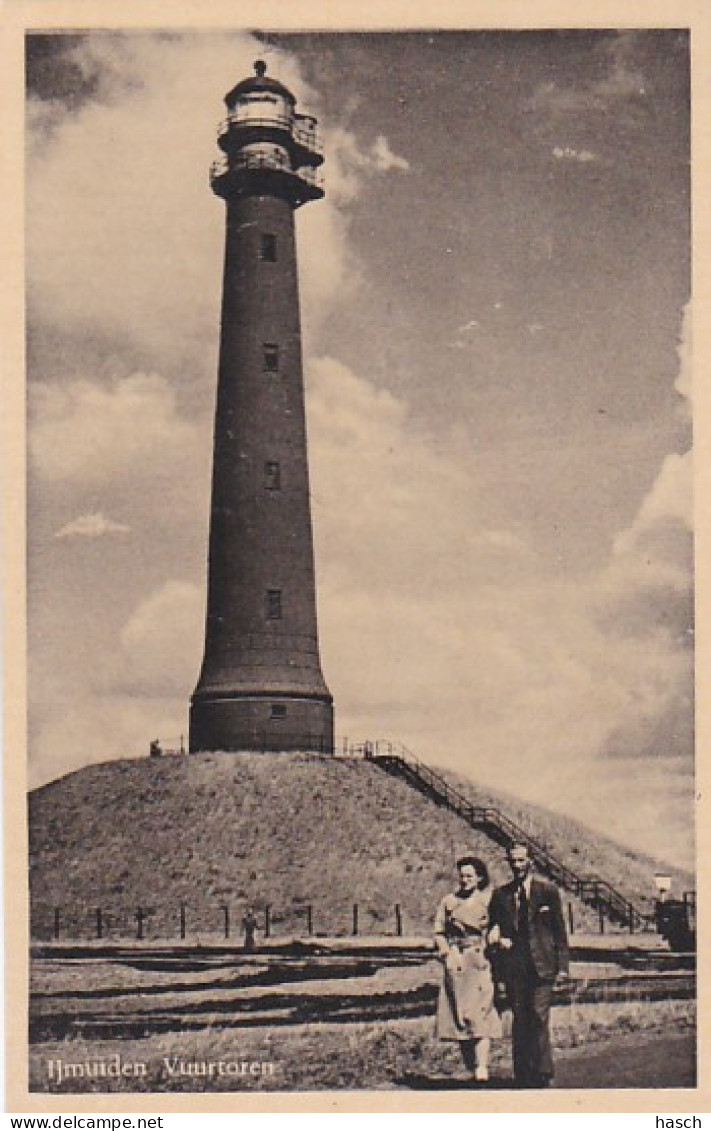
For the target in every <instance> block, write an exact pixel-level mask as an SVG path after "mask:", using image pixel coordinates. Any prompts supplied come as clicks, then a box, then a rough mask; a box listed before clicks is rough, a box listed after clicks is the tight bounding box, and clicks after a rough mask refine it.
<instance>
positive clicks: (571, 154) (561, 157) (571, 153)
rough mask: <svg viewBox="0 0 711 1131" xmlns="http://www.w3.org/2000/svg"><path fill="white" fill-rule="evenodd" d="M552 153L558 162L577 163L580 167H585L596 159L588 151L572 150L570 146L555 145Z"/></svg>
mask: <svg viewBox="0 0 711 1131" xmlns="http://www.w3.org/2000/svg"><path fill="white" fill-rule="evenodd" d="M552 153H553V156H554V157H555V158H556V160H558V161H577V162H579V163H580V164H581V165H586V164H588V163H589V162H590V161H597V157H596V156H595V154H594V153H591V151H590V150H589V149H573V147H572V146H570V145H564V146H560V145H555V146H554V147H553V150H552Z"/></svg>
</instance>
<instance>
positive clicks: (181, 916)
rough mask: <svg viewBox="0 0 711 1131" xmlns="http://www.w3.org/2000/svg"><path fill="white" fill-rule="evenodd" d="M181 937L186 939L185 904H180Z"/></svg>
mask: <svg viewBox="0 0 711 1131" xmlns="http://www.w3.org/2000/svg"><path fill="white" fill-rule="evenodd" d="M180 937H181V939H184V938H185V904H184V903H181V904H180Z"/></svg>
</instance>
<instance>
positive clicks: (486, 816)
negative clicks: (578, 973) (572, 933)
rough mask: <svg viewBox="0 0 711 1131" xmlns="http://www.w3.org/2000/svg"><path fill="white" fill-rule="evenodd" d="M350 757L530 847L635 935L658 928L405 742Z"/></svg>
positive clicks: (365, 745)
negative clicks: (471, 796)
mask: <svg viewBox="0 0 711 1131" xmlns="http://www.w3.org/2000/svg"><path fill="white" fill-rule="evenodd" d="M346 747H347V749H346ZM344 753H345V754H346V755H347V756H351V757H352V756H360V757H363V758H366V759H367V760H368V761H372V762H374V763H375V764H376V765H378V766H380V767H381V768H382V769H384V770H385V771H387V772H389V773H392V774H395V775H397V776H398V777H401V778H403V779H404V780H405V781H407V782H409V783H410V784H411V785H412V786H413V787H414V788H415V789H418V790H419V791H420V792H421V793H424V794H425V796H428V797H431V799H432V800H433V801H435V802H436V804H438V805H444V806H446V807H447V808H448V809H451V810H452V811H453V812H455V813H457V814H458V815H459V816H460V817H462V818H463V819H464V820H465V821H466V822H467V824H469V825H470V826H471V827H472V828H476V829H482V830H483V831H485V832H486V833H487V834H488V835H489V836H491V837H492V839H493V840H496V841H497V843H499V844H502V845H504V846H508V845H510V844H514V843H515V844H525V845H526V847H527V848H528V850H529V853H530V856H531V859H532V860H533V862H534V864H535V865H536V867H538V868H539V869H540V870H541V871H542V872H544V873H545V874H546V875H547V876H549V877H550V878H551V879H552V880H554V881H555V882H556V883H558V884H560V885H561V887H563V888H565V889H566V890H567V891H570V892H573V893H574V894H575V895H576V896H577V897H578V898H579V899H580V900H581V901H582V902H583V903H586V904H587V905H588V906H590V907H593V908H596V909H597V910H599V911H600V912H603V911H605V912H607V914H608V916H609V918H611V919H613V920H615V921H617V922H619V923H622V924H623V925H624V926H626V927H628V928H629V930H630V932H633V931H635V930H639V929H642V930H644V929H648V928H650V927H652V926H653V916H651V915H647V914H645V912H644V911H641V910H640V909H639V908H638V907H635V905H634V904H633V903H632V902H631V901H630V900H629V899H627V897H626V896H624V895H623V894H622V892H620V891H618V890H617V888H615V887H613V886H612V884H610V883H608V882H607V880H603V879H601V878H600V877H599V876H581V875H579V874H578V873H576V872H574V871H573V870H572V868H569V867H568V866H567V864H564V863H563V862H562V861H561V860H559V859H558V858H557V857H556V856H554V855H553V853H551V852H550V851H549V850H548V848H547V847H545V846H544V845H542V844H540V843H539V842H538V841H537V840H535V838H534V837H532V836H531V835H530V833H527V832H526V830H525V829H523V828H521V826H520V825H518V824H517V823H516V822H515V821H512V820H511V818H510V817H507V816H506V814H505V813H502V812H501V810H500V809H497V808H495V807H493V806H489V805H474V804H473V803H472V802H471V801H470V800H469V799H468V798H467V797H465V795H464V794H463V793H460V792H459V790H458V789H455V788H454V786H452V785H450V784H449V782H448V781H446V779H445V778H443V777H442V776H441V775H440V774H438V773H436V772H435V771H434V770H433V769H431V768H430V767H429V766H428V765H426V764H425V763H424V762H422V761H421V760H420V759H419V758H418V757H417V756H416V755H415V754H413V753H412V751H410V750H408V749H407V747H405V746H403V745H402V744H401V743H394V742H390V741H386V740H382V739H378V740H377V741H365V742H362V743H351V744H350V745H348V744H347V740H346V743H344Z"/></svg>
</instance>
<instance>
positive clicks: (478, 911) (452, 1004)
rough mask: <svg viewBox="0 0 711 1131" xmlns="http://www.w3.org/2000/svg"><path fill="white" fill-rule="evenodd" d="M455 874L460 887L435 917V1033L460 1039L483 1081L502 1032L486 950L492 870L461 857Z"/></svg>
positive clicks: (472, 858)
mask: <svg viewBox="0 0 711 1131" xmlns="http://www.w3.org/2000/svg"><path fill="white" fill-rule="evenodd" d="M457 872H458V874H459V890H458V891H456V892H453V893H452V894H451V895H446V896H445V897H444V899H443V900H442V902H441V903H440V905H439V907H438V908H437V915H436V916H435V946H436V947H437V951H438V953H439V955H440V958H442V960H443V962H444V982H443V985H442V988H441V990H440V994H439V1002H438V1006H437V1030H436V1031H437V1036H438V1037H439V1039H440V1040H441V1041H458V1042H459V1049H460V1052H461V1055H462V1060H463V1061H464V1064H465V1066H466V1068H467V1070H468V1071H469V1072H471V1073H473V1075H474V1079H475V1080H477V1081H481V1082H484V1081H486V1080H488V1079H489V1051H490V1046H491V1038H492V1037H500V1036H501V1019H500V1017H499V1015H498V1013H497V1012H496V1009H495V1008H494V983H493V979H492V976H491V966H490V964H489V959H488V958H487V954H486V943H487V929H488V925H489V899H490V897H491V889H490V887H489V873H488V870H487V867H486V864H485V863H484V862H483V860H479V859H478V857H476V856H462V858H461V859H460V860H457Z"/></svg>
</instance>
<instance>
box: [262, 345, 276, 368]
mask: <svg viewBox="0 0 711 1131" xmlns="http://www.w3.org/2000/svg"><path fill="white" fill-rule="evenodd" d="M264 368H265V370H266V371H267V373H278V372H279V346H277V345H275V344H274V343H273V342H265V343H264Z"/></svg>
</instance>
